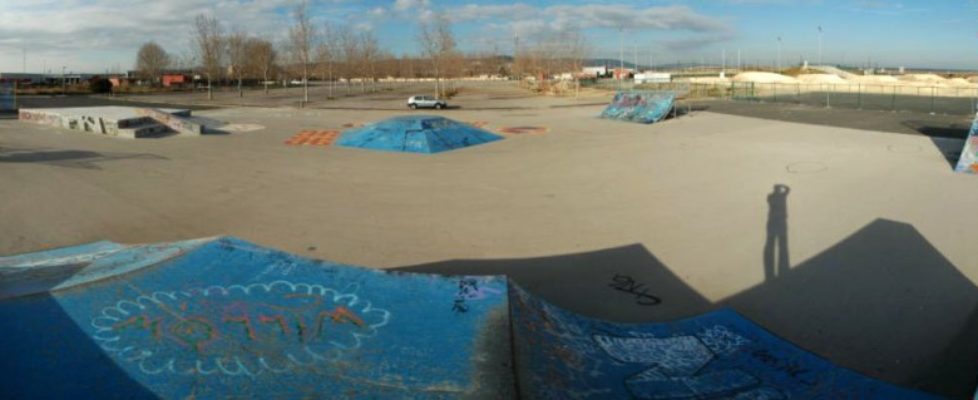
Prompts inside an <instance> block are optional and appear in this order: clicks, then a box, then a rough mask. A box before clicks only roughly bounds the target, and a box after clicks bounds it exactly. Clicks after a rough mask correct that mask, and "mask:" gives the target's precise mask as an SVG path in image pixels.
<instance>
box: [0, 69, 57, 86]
mask: <svg viewBox="0 0 978 400" xmlns="http://www.w3.org/2000/svg"><path fill="white" fill-rule="evenodd" d="M47 77H48V75H46V74H24V73H19V72H0V81H2V82H18V83H22V84H36V83H44V82H45V80H46V79H47Z"/></svg>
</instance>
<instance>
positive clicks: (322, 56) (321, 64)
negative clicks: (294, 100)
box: [316, 24, 337, 98]
mask: <svg viewBox="0 0 978 400" xmlns="http://www.w3.org/2000/svg"><path fill="white" fill-rule="evenodd" d="M333 36H334V30H333V28H332V27H331V26H330V25H329V24H326V25H324V26H323V31H322V40H321V41H320V42H319V45H317V46H316V68H317V69H318V70H319V74H320V78H321V79H322V81H323V82H325V83H326V84H328V85H329V98H332V97H333V63H334V61H335V60H334V59H335V58H336V53H337V50H336V42H335V40H334V39H335V38H334V37H333ZM327 78H328V79H327Z"/></svg>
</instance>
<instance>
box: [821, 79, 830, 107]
mask: <svg viewBox="0 0 978 400" xmlns="http://www.w3.org/2000/svg"><path fill="white" fill-rule="evenodd" d="M822 90H825V108H832V100H831V99H829V90H828V89H826V88H825V85H824V84H823V85H822Z"/></svg>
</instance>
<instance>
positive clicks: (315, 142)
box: [285, 130, 340, 147]
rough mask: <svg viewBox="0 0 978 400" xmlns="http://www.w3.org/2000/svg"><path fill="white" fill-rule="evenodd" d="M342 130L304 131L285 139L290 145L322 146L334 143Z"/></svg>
mask: <svg viewBox="0 0 978 400" xmlns="http://www.w3.org/2000/svg"><path fill="white" fill-rule="evenodd" d="M339 135H340V132H339V131H336V130H326V131H302V132H299V133H298V134H296V135H294V136H292V137H290V138H289V139H288V140H286V141H285V144H287V145H289V146H322V147H329V146H332V145H333V142H334V141H336V138H337V137H339Z"/></svg>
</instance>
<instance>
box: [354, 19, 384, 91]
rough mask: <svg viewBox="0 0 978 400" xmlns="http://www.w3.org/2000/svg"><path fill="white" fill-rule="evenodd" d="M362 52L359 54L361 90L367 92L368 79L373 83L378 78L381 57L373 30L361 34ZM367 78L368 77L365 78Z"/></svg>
mask: <svg viewBox="0 0 978 400" xmlns="http://www.w3.org/2000/svg"><path fill="white" fill-rule="evenodd" d="M359 47H360V54H359V60H358V61H359V63H358V64H359V65H360V74H361V76H362V78H361V80H360V88H361V92H366V86H365V85H366V80H367V79H370V81H371V83H372V82H373V81H375V80H376V79H377V59H378V58H379V57H380V48H379V46H378V45H377V38H376V37H375V36H374V34H373V32H369V31H368V32H363V33H362V34H361V35H360V46H359ZM365 78H366V79H365Z"/></svg>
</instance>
